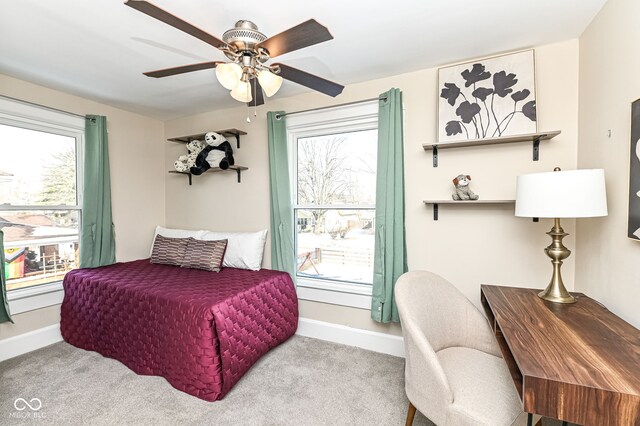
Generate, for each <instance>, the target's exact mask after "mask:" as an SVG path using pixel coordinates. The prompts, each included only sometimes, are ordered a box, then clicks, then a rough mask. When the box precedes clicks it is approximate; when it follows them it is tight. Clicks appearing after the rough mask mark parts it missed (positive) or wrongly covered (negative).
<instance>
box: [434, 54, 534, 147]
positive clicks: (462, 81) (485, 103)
mask: <svg viewBox="0 0 640 426" xmlns="http://www.w3.org/2000/svg"><path fill="white" fill-rule="evenodd" d="M438 90H439V98H438V142H447V141H459V140H472V139H485V138H493V137H500V136H512V135H522V134H527V133H535V132H536V131H537V123H536V91H535V63H534V52H533V50H527V51H524V52H518V53H512V54H508V55H502V56H497V57H493V58H488V59H480V60H476V61H472V62H467V63H463V64H457V65H453V66H449V67H444V68H440V69H439V70H438Z"/></svg>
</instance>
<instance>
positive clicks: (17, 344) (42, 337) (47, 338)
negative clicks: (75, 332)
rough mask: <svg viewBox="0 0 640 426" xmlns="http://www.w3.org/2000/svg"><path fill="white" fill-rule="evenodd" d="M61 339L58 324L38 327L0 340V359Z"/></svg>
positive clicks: (42, 346) (33, 349) (24, 352)
mask: <svg viewBox="0 0 640 426" xmlns="http://www.w3.org/2000/svg"><path fill="white" fill-rule="evenodd" d="M61 341H62V335H61V334H60V324H53V325H50V326H48V327H43V328H39V329H37V330H33V331H30V332H28V333H24V334H20V335H18V336H13V337H9V338H8V339H4V340H0V361H4V360H6V359H9V358H13V357H16V356H18V355H22V354H26V353H27V352H31V351H35V350H36V349H40V348H44V347H45V346H49V345H52V344H54V343H57V342H61Z"/></svg>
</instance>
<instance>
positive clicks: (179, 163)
mask: <svg viewBox="0 0 640 426" xmlns="http://www.w3.org/2000/svg"><path fill="white" fill-rule="evenodd" d="M205 146H207V144H206V143H204V142H202V141H200V140H197V139H196V140H192V141H191V142H189V143H188V144H187V151H188V152H189V153H188V154H187V155H181V156H180V157H178V159H177V160H176V161H175V162H174V163H173V167H174V168H175V169H176V171H178V172H182V173H188V172H189V170H190V169H191V167H193V166H194V165H195V164H196V158H198V154H200V151H202V150H203V149H204V147H205Z"/></svg>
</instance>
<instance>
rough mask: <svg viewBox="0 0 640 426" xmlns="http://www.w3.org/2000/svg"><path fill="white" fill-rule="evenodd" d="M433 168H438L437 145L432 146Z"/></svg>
mask: <svg viewBox="0 0 640 426" xmlns="http://www.w3.org/2000/svg"><path fill="white" fill-rule="evenodd" d="M433 167H438V145H434V146H433ZM435 220H438V219H435Z"/></svg>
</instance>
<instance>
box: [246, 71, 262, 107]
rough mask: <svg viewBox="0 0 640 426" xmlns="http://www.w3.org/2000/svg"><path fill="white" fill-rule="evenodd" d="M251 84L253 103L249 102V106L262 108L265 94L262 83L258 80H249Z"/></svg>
mask: <svg viewBox="0 0 640 426" xmlns="http://www.w3.org/2000/svg"><path fill="white" fill-rule="evenodd" d="M249 83H251V96H252V97H253V100H252V101H251V102H247V105H249V106H260V105H262V104H264V93H263V92H262V86H260V82H259V81H258V79H257V78H252V79H251V80H249Z"/></svg>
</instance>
